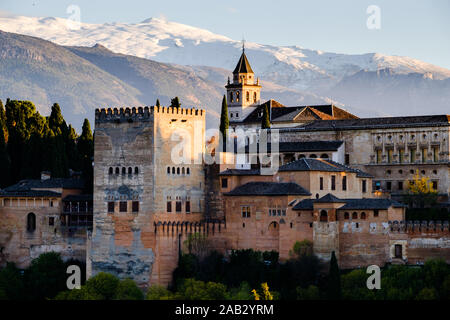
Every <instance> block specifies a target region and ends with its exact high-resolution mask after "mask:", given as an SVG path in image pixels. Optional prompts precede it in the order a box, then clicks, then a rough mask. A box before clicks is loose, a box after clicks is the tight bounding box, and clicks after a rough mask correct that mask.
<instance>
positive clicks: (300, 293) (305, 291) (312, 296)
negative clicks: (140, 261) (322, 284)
mask: <svg viewBox="0 0 450 320" xmlns="http://www.w3.org/2000/svg"><path fill="white" fill-rule="evenodd" d="M319 299H320V292H319V288H318V287H317V286H315V285H310V286H309V287H308V288H302V287H297V300H319Z"/></svg>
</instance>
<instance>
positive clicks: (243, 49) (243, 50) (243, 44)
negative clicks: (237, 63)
mask: <svg viewBox="0 0 450 320" xmlns="http://www.w3.org/2000/svg"><path fill="white" fill-rule="evenodd" d="M244 52H245V38H244V37H242V53H244Z"/></svg>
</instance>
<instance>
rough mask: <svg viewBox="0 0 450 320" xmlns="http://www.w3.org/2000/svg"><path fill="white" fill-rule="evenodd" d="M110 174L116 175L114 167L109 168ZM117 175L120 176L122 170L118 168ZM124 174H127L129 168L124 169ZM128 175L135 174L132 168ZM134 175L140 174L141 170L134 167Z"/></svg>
mask: <svg viewBox="0 0 450 320" xmlns="http://www.w3.org/2000/svg"><path fill="white" fill-rule="evenodd" d="M108 173H109V174H114V168H113V167H109V171H108ZM116 174H120V168H119V167H116ZM122 174H127V168H126V167H122ZM128 174H133V168H132V167H128ZM134 174H139V168H138V167H134Z"/></svg>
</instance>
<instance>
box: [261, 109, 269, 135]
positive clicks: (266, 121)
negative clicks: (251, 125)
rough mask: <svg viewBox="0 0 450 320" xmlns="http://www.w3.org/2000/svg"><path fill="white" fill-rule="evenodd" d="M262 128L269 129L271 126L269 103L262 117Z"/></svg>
mask: <svg viewBox="0 0 450 320" xmlns="http://www.w3.org/2000/svg"><path fill="white" fill-rule="evenodd" d="M261 128H262V129H269V128H270V117H269V107H268V106H267V104H265V105H264V107H263V116H262V119H261Z"/></svg>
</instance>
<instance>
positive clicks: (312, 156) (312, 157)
mask: <svg viewBox="0 0 450 320" xmlns="http://www.w3.org/2000/svg"><path fill="white" fill-rule="evenodd" d="M309 157H310V158H311V159H316V158H317V156H316V155H315V154H314V153H313V154H312V155H310V156H309Z"/></svg>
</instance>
